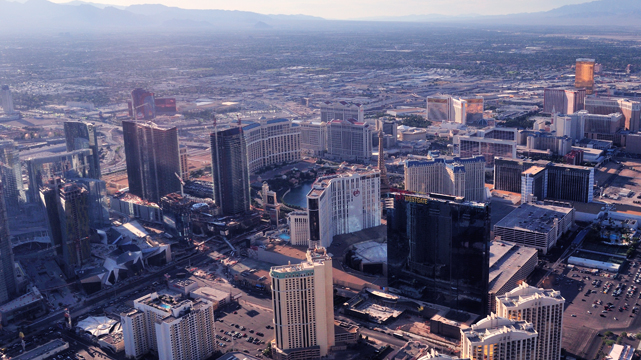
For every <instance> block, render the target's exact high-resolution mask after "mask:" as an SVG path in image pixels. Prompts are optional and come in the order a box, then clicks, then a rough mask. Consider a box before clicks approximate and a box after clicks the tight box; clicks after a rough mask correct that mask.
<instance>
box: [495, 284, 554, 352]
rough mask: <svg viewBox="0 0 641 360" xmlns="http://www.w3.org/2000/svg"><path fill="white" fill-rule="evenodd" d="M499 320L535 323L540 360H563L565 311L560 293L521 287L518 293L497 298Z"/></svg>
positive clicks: (515, 290) (513, 291)
mask: <svg viewBox="0 0 641 360" xmlns="http://www.w3.org/2000/svg"><path fill="white" fill-rule="evenodd" d="M496 304H497V305H496V306H497V309H496V312H497V315H498V316H502V317H504V318H508V319H510V320H514V321H527V322H529V323H532V325H533V326H534V330H536V331H537V332H538V334H539V336H538V341H537V346H536V357H534V358H533V359H538V360H559V359H560V358H561V340H562V338H563V307H564V304H565V299H564V298H563V297H562V296H561V292H560V291H556V290H552V289H540V288H536V287H534V286H528V284H527V283H521V285H519V286H518V287H517V288H516V289H514V290H512V291H510V292H508V293H506V294H505V295H501V296H497V297H496Z"/></svg>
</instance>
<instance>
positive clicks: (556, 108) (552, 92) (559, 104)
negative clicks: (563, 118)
mask: <svg viewBox="0 0 641 360" xmlns="http://www.w3.org/2000/svg"><path fill="white" fill-rule="evenodd" d="M584 108H585V89H545V90H543V112H544V113H548V114H552V113H553V112H554V113H559V114H574V113H575V112H577V111H581V110H583V109H584Z"/></svg>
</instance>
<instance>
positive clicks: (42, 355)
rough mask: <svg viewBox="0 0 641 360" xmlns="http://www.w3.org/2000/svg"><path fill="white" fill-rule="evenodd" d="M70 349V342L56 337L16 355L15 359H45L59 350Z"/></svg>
mask: <svg viewBox="0 0 641 360" xmlns="http://www.w3.org/2000/svg"><path fill="white" fill-rule="evenodd" d="M67 349H69V343H67V342H66V341H63V340H62V339H54V340H51V341H49V342H48V343H46V344H44V345H40V346H38V347H37V348H35V349H32V350H29V351H26V352H24V353H22V354H20V355H18V356H14V357H13V359H15V360H43V359H47V358H49V357H50V356H53V355H56V354H57V353H59V352H62V351H65V350H67Z"/></svg>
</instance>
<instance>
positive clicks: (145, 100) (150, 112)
mask: <svg viewBox="0 0 641 360" xmlns="http://www.w3.org/2000/svg"><path fill="white" fill-rule="evenodd" d="M131 114H132V115H133V119H134V120H151V119H153V118H155V117H156V101H155V100H154V93H152V92H149V91H147V90H145V89H141V88H137V89H134V90H132V91H131Z"/></svg>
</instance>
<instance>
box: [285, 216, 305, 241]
mask: <svg viewBox="0 0 641 360" xmlns="http://www.w3.org/2000/svg"><path fill="white" fill-rule="evenodd" d="M287 223H288V224H289V237H290V241H291V244H292V245H296V246H307V245H308V244H309V216H308V215H307V211H292V212H290V213H289V214H288V215H287Z"/></svg>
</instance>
